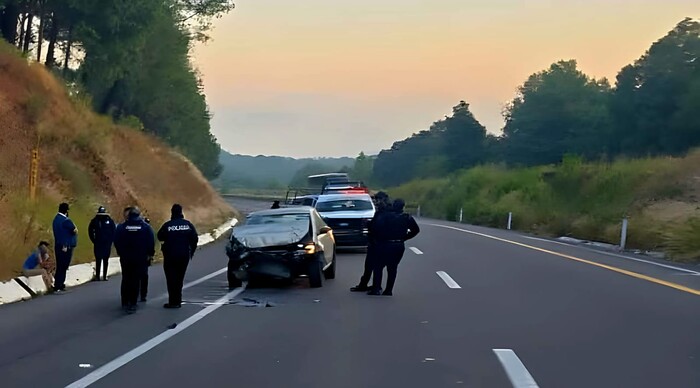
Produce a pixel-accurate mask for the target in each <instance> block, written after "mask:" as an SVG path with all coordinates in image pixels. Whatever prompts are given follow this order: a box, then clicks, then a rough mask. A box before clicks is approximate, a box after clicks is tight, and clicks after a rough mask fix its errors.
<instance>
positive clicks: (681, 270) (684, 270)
mask: <svg viewBox="0 0 700 388" xmlns="http://www.w3.org/2000/svg"><path fill="white" fill-rule="evenodd" d="M523 238H527V239H530V240H537V241H544V242H549V243H552V244H559V245H564V246H567V247H573V248H580V249H583V250H586V251H589V252H594V253H600V254H602V255H607V256H612V257H617V258H620V259H625V260H631V261H637V262H640V263H645V264H651V265H655V266H657V267H663V268H667V269H672V270H674V271H679V272H685V273H688V274H691V275H700V272H697V271H693V270H690V269H686V268H681V267H676V266H673V265H668V264H661V263H655V262H653V261H649V260H644V259H638V258H636V257H632V256H626V255H620V254H617V253H612V252H605V251H599V250H597V249H591V248H589V247H582V246H580V245H573V244H567V243H563V242H560V241H552V240H547V239H544V238H537V237H530V236H523Z"/></svg>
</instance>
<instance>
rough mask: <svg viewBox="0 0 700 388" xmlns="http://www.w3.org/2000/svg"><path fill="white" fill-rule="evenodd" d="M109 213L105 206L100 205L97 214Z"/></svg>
mask: <svg viewBox="0 0 700 388" xmlns="http://www.w3.org/2000/svg"><path fill="white" fill-rule="evenodd" d="M105 213H107V209H105V207H104V206H100V207H98V208H97V214H105Z"/></svg>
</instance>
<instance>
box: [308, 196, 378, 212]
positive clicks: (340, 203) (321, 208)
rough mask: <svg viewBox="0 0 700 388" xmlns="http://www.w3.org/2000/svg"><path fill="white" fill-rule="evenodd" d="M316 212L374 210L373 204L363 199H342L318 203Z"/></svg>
mask: <svg viewBox="0 0 700 388" xmlns="http://www.w3.org/2000/svg"><path fill="white" fill-rule="evenodd" d="M316 210H317V211H318V212H321V213H328V212H342V211H366V210H372V202H370V201H366V200H362V199H350V200H348V199H342V200H337V201H325V202H319V203H317V204H316Z"/></svg>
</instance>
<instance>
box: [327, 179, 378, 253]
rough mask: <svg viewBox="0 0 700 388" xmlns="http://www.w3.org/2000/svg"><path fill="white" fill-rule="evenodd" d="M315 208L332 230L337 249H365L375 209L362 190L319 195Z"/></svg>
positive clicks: (370, 199)
mask: <svg viewBox="0 0 700 388" xmlns="http://www.w3.org/2000/svg"><path fill="white" fill-rule="evenodd" d="M315 208H316V211H318V213H319V214H320V215H321V217H323V220H324V221H325V222H326V224H328V226H330V227H331V228H332V229H333V235H334V236H335V241H336V244H337V245H338V246H339V247H340V246H342V247H352V248H366V247H367V243H368V240H367V237H368V226H369V223H370V221H371V220H372V217H374V212H375V207H374V203H373V202H372V197H371V196H370V195H369V194H368V193H366V192H365V191H364V189H359V190H348V191H343V192H341V193H339V194H324V195H320V196H319V197H318V199H317V200H316V205H315Z"/></svg>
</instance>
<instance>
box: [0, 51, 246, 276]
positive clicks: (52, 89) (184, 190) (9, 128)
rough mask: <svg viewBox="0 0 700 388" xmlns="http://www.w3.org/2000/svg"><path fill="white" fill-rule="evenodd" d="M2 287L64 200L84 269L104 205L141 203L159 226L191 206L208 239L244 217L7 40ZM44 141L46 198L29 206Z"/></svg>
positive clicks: (0, 193) (0, 108) (1, 157)
mask: <svg viewBox="0 0 700 388" xmlns="http://www.w3.org/2000/svg"><path fill="white" fill-rule="evenodd" d="M0 128H2V129H3V136H0V150H1V152H0V219H2V220H3V223H2V224H0V280H3V279H7V278H9V277H11V276H13V275H15V274H17V273H18V272H19V270H20V269H21V265H22V262H23V260H24V258H25V257H26V255H27V254H28V253H29V252H30V251H31V249H32V248H33V246H34V245H35V244H36V243H37V242H38V241H39V240H40V239H47V238H49V239H51V233H50V226H51V221H52V218H53V216H54V215H55V212H56V207H57V205H58V203H59V202H61V201H66V200H67V201H69V202H71V204H72V211H71V218H73V220H74V221H75V222H76V224H77V226H78V229H79V231H80V235H79V247H78V250H77V251H76V255H75V259H74V261H75V262H87V261H90V260H92V253H91V251H92V248H91V246H90V243H89V239H88V238H87V234H86V229H87V224H88V222H89V220H90V218H91V217H92V215H93V213H94V211H95V209H96V207H97V206H98V205H100V204H101V205H105V206H107V207H108V208H109V209H111V210H112V212H113V213H115V219H118V218H121V217H120V216H118V214H119V213H120V212H121V209H122V208H124V207H126V206H129V205H138V206H140V207H141V208H142V209H143V210H144V211H145V213H146V214H147V215H148V216H149V217H150V218H151V219H152V220H153V221H152V222H153V225H154V226H155V227H158V226H159V225H160V223H162V222H164V221H165V220H166V219H167V218H168V217H169V215H170V206H171V205H172V203H174V202H178V203H181V204H182V205H183V206H184V207H185V210H186V215H187V216H188V218H189V219H190V220H192V222H193V223H195V225H196V226H197V227H198V229H199V230H200V231H201V232H205V231H208V230H210V229H212V228H213V227H215V226H218V225H220V224H221V223H222V222H223V221H224V220H225V219H227V218H228V217H230V216H232V215H233V214H234V210H233V209H231V208H230V207H229V206H228V205H227V204H226V203H225V202H224V201H223V200H222V199H221V198H220V197H219V196H218V195H217V194H216V192H215V191H214V190H213V189H212V188H211V186H210V185H209V183H208V182H207V180H206V179H205V178H204V177H203V176H202V175H201V173H200V172H199V171H198V170H197V169H196V168H195V167H194V166H193V165H192V164H191V163H190V162H189V161H187V160H186V159H185V158H184V157H182V156H181V155H179V154H177V153H175V152H174V151H172V150H171V149H170V148H168V147H166V146H165V145H164V144H163V143H162V142H160V141H158V140H157V139H155V138H153V137H151V136H148V135H145V134H144V133H141V132H138V131H135V130H134V129H132V128H126V127H120V126H117V125H115V124H114V123H113V122H111V120H109V119H107V118H105V117H100V116H97V115H95V114H94V113H93V112H92V111H91V110H90V109H89V108H88V105H87V104H85V103H84V99H82V98H76V97H71V96H69V95H68V92H67V91H66V89H65V87H64V86H63V85H62V84H61V83H60V82H59V81H58V80H57V79H55V78H54V77H53V76H52V75H51V74H49V73H48V72H47V71H46V70H45V69H44V68H43V67H42V66H41V65H36V64H33V65H29V64H27V61H26V60H25V59H23V58H21V57H20V56H18V55H17V53H16V51H15V50H12V49H11V48H9V47H8V46H7V45H5V44H4V43H1V42H0ZM37 143H38V144H39V153H40V167H39V187H38V189H39V190H38V195H39V198H38V200H37V201H36V202H35V203H31V202H29V200H28V198H27V193H28V179H29V164H30V153H31V150H32V148H33V147H34V146H35V145H36V144H37Z"/></svg>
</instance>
